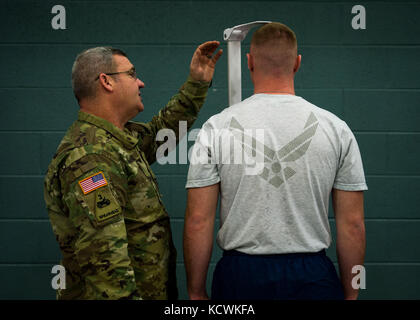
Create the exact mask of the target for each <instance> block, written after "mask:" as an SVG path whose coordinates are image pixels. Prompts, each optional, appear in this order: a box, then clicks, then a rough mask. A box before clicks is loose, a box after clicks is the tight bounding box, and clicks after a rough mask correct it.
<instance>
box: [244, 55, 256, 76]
mask: <svg viewBox="0 0 420 320" xmlns="http://www.w3.org/2000/svg"><path fill="white" fill-rule="evenodd" d="M246 57H247V59H248V70H249V71H251V72H253V71H254V57H253V56H252V55H251V54H250V53H247V54H246Z"/></svg>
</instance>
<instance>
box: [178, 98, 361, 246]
mask: <svg viewBox="0 0 420 320" xmlns="http://www.w3.org/2000/svg"><path fill="white" fill-rule="evenodd" d="M219 182H220V195H221V208H220V230H219V232H218V235H217V243H218V245H219V246H220V247H221V248H222V249H224V250H238V251H241V252H244V253H248V254H280V253H290V252H316V251H320V250H322V249H325V248H328V247H329V245H330V243H331V231H330V227H329V223H328V204H329V196H330V193H331V190H332V188H335V189H340V190H346V191H359V190H367V185H366V182H365V176H364V172H363V165H362V159H361V156H360V151H359V148H358V145H357V142H356V139H355V137H354V135H353V133H352V132H351V130H350V128H349V127H348V126H347V124H346V123H345V122H344V121H342V120H340V119H339V118H338V117H337V116H335V115H334V114H332V113H330V112H328V111H326V110H323V109H321V108H318V107H317V106H315V105H313V104H311V103H309V102H308V101H306V100H305V99H303V98H301V97H298V96H294V95H272V94H255V95H253V96H251V97H249V98H248V99H246V100H244V101H242V102H240V103H238V104H236V105H233V106H231V107H229V108H227V109H225V110H224V111H223V112H221V113H219V114H216V115H214V116H213V117H211V118H210V119H209V120H208V121H207V122H206V123H204V125H203V127H202V129H201V130H200V133H199V135H198V137H197V139H196V142H195V145H194V148H193V150H192V153H191V155H190V168H189V172H188V179H187V184H186V188H196V187H205V186H209V185H213V184H216V183H219Z"/></svg>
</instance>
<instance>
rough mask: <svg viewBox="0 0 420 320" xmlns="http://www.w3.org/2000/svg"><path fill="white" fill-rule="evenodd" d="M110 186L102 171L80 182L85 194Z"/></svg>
mask: <svg viewBox="0 0 420 320" xmlns="http://www.w3.org/2000/svg"><path fill="white" fill-rule="evenodd" d="M107 184H108V182H107V181H106V179H105V176H104V174H103V173H102V171H99V172H97V173H95V174H93V175H91V176H89V177H87V178H85V179H83V180H80V181H79V186H80V188H82V191H83V193H84V194H88V193H89V192H92V191H93V190H96V189H98V188H101V187H104V186H106V185H107Z"/></svg>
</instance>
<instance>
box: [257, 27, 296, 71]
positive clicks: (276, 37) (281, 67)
mask: <svg viewBox="0 0 420 320" xmlns="http://www.w3.org/2000/svg"><path fill="white" fill-rule="evenodd" d="M251 55H252V56H253V57H254V64H255V67H256V68H259V70H261V71H263V72H266V73H269V74H272V75H274V76H282V75H289V74H293V68H294V65H295V62H296V57H297V40H296V35H295V33H294V32H293V30H292V29H290V28H289V27H288V26H286V25H284V24H282V23H279V22H271V23H268V24H265V25H263V26H262V27H260V28H258V29H257V30H256V31H255V32H254V34H253V36H252V40H251Z"/></svg>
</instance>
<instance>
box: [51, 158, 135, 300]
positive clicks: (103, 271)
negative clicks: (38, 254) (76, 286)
mask: <svg viewBox="0 0 420 320" xmlns="http://www.w3.org/2000/svg"><path fill="white" fill-rule="evenodd" d="M122 175H123V174H122V173H121V171H120V170H119V169H118V168H117V166H116V165H115V164H114V163H113V162H112V161H110V160H107V159H105V158H104V157H103V156H98V155H88V156H85V157H83V158H81V159H79V160H78V161H76V162H75V163H72V164H71V165H70V166H68V167H66V168H65V169H64V171H63V172H62V174H61V175H60V177H61V178H60V180H61V181H60V182H61V185H62V187H63V189H64V190H63V201H64V204H65V206H66V207H67V208H68V215H69V221H70V223H71V225H72V226H73V227H74V229H75V230H77V236H76V237H75V240H74V244H73V246H74V254H75V258H76V260H77V265H78V266H79V269H80V279H83V281H85V288H86V292H85V295H84V297H83V299H139V298H140V296H139V293H138V291H137V288H136V282H135V276H134V271H133V268H132V265H131V261H130V257H129V254H128V248H127V245H128V241H127V231H126V225H125V221H124V218H123V208H124V201H125V200H124V199H126V195H125V194H124V191H123V190H126V188H125V186H124V185H123V184H124V183H125V182H124V178H123V177H122ZM52 222H53V224H54V221H52ZM56 233H60V232H59V231H57V232H56ZM57 238H58V241H59V242H60V234H57ZM63 240H65V239H63ZM61 246H62V244H61V243H60V247H61Z"/></svg>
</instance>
